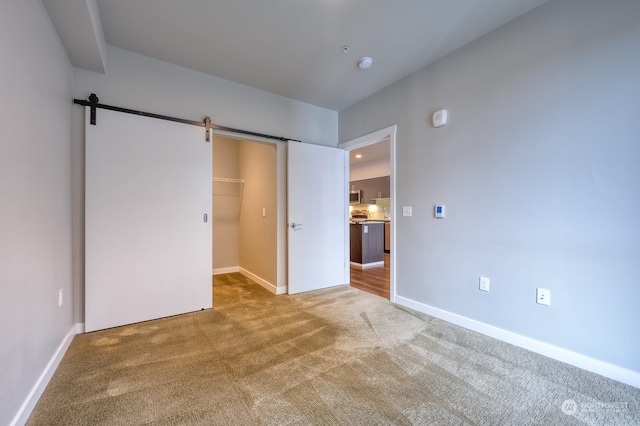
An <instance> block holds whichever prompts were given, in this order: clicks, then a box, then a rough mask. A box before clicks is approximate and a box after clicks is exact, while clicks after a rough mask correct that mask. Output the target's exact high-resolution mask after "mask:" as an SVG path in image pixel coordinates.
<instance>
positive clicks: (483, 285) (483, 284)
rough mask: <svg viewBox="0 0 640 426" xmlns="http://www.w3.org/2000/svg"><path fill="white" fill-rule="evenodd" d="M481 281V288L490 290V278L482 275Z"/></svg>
mask: <svg viewBox="0 0 640 426" xmlns="http://www.w3.org/2000/svg"><path fill="white" fill-rule="evenodd" d="M479 282H480V290H482V291H489V284H490V281H489V278H487V277H480V279H479Z"/></svg>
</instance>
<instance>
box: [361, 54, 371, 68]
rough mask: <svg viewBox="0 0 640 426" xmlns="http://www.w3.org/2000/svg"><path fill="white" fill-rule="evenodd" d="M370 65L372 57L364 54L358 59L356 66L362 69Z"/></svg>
mask: <svg viewBox="0 0 640 426" xmlns="http://www.w3.org/2000/svg"><path fill="white" fill-rule="evenodd" d="M371 65H373V59H371V58H370V57H368V56H364V57H362V58H360V59H359V60H358V67H359V68H360V69H362V70H366V69H368V68H371Z"/></svg>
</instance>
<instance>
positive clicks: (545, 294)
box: [536, 288, 551, 306]
mask: <svg viewBox="0 0 640 426" xmlns="http://www.w3.org/2000/svg"><path fill="white" fill-rule="evenodd" d="M536 303H539V304H540V305H547V306H549V305H550V304H551V291H549V290H547V289H544V288H537V289H536Z"/></svg>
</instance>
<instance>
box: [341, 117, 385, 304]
mask: <svg viewBox="0 0 640 426" xmlns="http://www.w3.org/2000/svg"><path fill="white" fill-rule="evenodd" d="M395 146H396V125H393V126H389V127H386V128H384V129H381V130H378V131H376V132H373V133H370V134H368V135H364V136H361V137H359V138H356V139H353V140H350V141H348V142H345V143H342V144H340V145H339V148H342V149H344V150H345V151H348V152H349V157H350V163H349V170H350V173H349V174H350V175H352V177H353V179H352V178H350V177H349V176H347V179H346V180H347V182H345V184H346V185H348V187H349V191H352V189H353V190H354V191H357V192H358V195H361V196H362V198H363V199H362V201H361V204H358V205H353V204H349V210H350V213H349V217H350V227H353V229H352V231H351V232H353V235H354V237H352V238H347V239H346V247H345V253H347V255H349V254H350V253H351V248H352V244H354V238H357V235H365V234H364V233H368V231H369V230H368V227H367V228H365V226H366V223H367V221H373V222H383V225H382V226H384V231H386V232H384V233H383V235H384V237H383V238H384V239H383V242H382V243H381V244H382V247H383V252H384V254H383V257H382V259H383V263H382V264H380V262H372V263H371V264H367V263H366V262H365V263H361V265H360V266H358V263H357V262H355V263H352V265H354V266H352V268H351V271H350V273H349V282H350V283H351V285H352V286H354V287H358V288H361V289H363V290H365V291H370V292H374V293H376V290H375V289H376V288H381V287H383V286H386V285H388V298H389V300H390V301H391V302H392V303H394V302H395V298H396V279H395V264H396V262H395V259H396V244H395V241H396V239H395V228H396V221H395V219H396V216H397V215H396V213H397V209H396V188H395V185H396V184H395V182H396V167H395ZM360 151H363V153H362V158H359V159H357V160H362V162H363V163H362V164H363V165H361V166H360V167H353V168H352V163H351V157H352V156H353V157H354V158H353V160H354V163H353V164H355V165H357V164H358V163H357V162H355V161H356V158H355V154H357V153H358V152H360ZM367 153H368V155H370V156H371V157H370V158H369V163H370V164H368V165H364V163H366V162H367V161H366V158H365V155H367ZM385 154H386V155H385ZM352 169H353V170H352ZM351 172H353V173H351ZM387 173H388V174H387ZM374 175H376V176H375V177H372V176H374ZM385 175H387V176H388V180H389V192H388V194H387V193H384V189H383V186H379V185H380V182H378V183H373V182H371V181H372V180H378V177H382V178H385ZM366 177H369V178H370V179H369V180H370V182H361V183H360V184H358V183H356V184H354V183H353V182H354V179H356V178H360V179H361V178H366ZM371 177H372V178H371ZM361 180H363V181H364V180H366V179H361ZM382 183H384V181H383V182H382ZM352 185H354V186H355V187H353V188H352ZM358 185H362V186H363V188H367V186H366V185H369V186H371V189H368V191H369V194H367V189H361V188H358ZM376 185H378V186H376ZM383 195H387V196H386V197H384V196H383ZM363 206H366V207H364V208H363ZM354 211H358V214H356V215H354V214H353V212H354ZM353 216H359V217H353ZM358 219H361V220H358ZM378 226H380V225H375V226H374V228H375V227H378ZM359 227H360V228H359ZM361 228H362V229H361ZM374 228H372V231H374V232H375V230H374ZM351 232H350V234H351ZM376 238H378V237H376ZM355 244H356V249H357V250H359V249H361V247H357V241H355ZM361 245H362V243H361ZM379 245H380V243H379V242H378V243H377V246H379ZM375 250H379V249H378V248H376V249H375ZM387 251H388V253H387ZM351 260H352V259H351V257H349V258H347V259H346V262H351ZM367 265H372V266H373V267H372V268H368V267H366V266H367ZM387 276H388V283H387V281H386V280H387V278H386V277H387ZM367 287H369V288H367ZM371 290H373V291H371ZM382 295H383V296H386V293H385V294H382Z"/></svg>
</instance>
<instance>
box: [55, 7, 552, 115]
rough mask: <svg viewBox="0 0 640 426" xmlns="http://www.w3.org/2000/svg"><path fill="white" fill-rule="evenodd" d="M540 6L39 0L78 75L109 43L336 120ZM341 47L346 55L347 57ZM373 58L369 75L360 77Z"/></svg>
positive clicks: (99, 65)
mask: <svg viewBox="0 0 640 426" xmlns="http://www.w3.org/2000/svg"><path fill="white" fill-rule="evenodd" d="M545 1H546V0H393V1H390V0H180V1H175V0H135V1H133V0H43V4H44V5H45V7H46V9H47V11H48V13H49V16H50V17H51V20H52V22H53V25H54V27H55V28H56V30H57V32H58V34H59V35H60V39H61V41H62V43H63V45H64V46H65V49H66V51H67V54H68V55H69V58H70V60H71V62H72V65H73V66H74V67H76V68H82V69H89V70H92V71H98V72H104V71H105V69H106V70H107V72H108V64H106V54H105V52H104V51H105V50H106V47H105V42H106V44H108V45H111V46H115V47H119V48H122V49H125V50H128V51H132V52H136V53H139V54H142V55H145V56H149V57H152V58H156V59H159V60H162V61H165V62H169V63H172V64H176V65H179V66H182V67H186V68H189V69H192V70H196V71H200V72H203V73H207V74H211V75H214V76H217V77H221V78H224V79H228V80H232V81H235V82H238V83H242V84H245V85H249V86H252V87H255V88H258V89H262V90H265V91H268V92H272V93H275V94H279V95H282V96H285V97H288V98H292V99H296V100H299V101H302V102H306V103H310V104H313V105H318V106H321V107H325V108H328V109H331V110H335V111H341V110H342V109H344V108H346V107H348V106H350V105H352V104H354V103H356V102H358V101H360V100H362V99H364V98H365V97H367V96H369V95H371V94H373V93H375V92H377V91H379V90H380V89H382V88H384V87H386V86H388V85H389V84H391V83H393V82H395V81H397V80H399V79H401V78H403V77H405V76H407V75H409V74H411V73H413V72H414V71H417V70H418V69H420V68H422V67H424V66H425V65H427V64H429V63H431V62H433V61H435V60H436V59H438V58H440V57H442V56H445V55H446V54H448V53H450V52H452V51H454V50H456V49H458V48H460V47H462V46H464V45H465V44H467V43H469V42H471V41H472V40H475V39H477V38H478V37H480V36H482V35H483V34H486V33H487V32H489V31H491V30H493V29H495V28H497V27H499V26H501V25H503V24H505V23H506V22H508V21H510V20H512V19H514V18H516V17H517V16H519V15H521V14H523V13H525V12H527V11H529V10H531V9H533V8H535V7H537V6H539V5H540V4H542V3H544V2H545ZM342 46H349V51H348V52H346V53H343V52H342V50H341V47H342ZM363 56H370V57H372V58H373V66H372V67H371V68H370V69H368V70H362V69H359V68H358V67H357V61H358V59H359V58H361V57H363Z"/></svg>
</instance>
